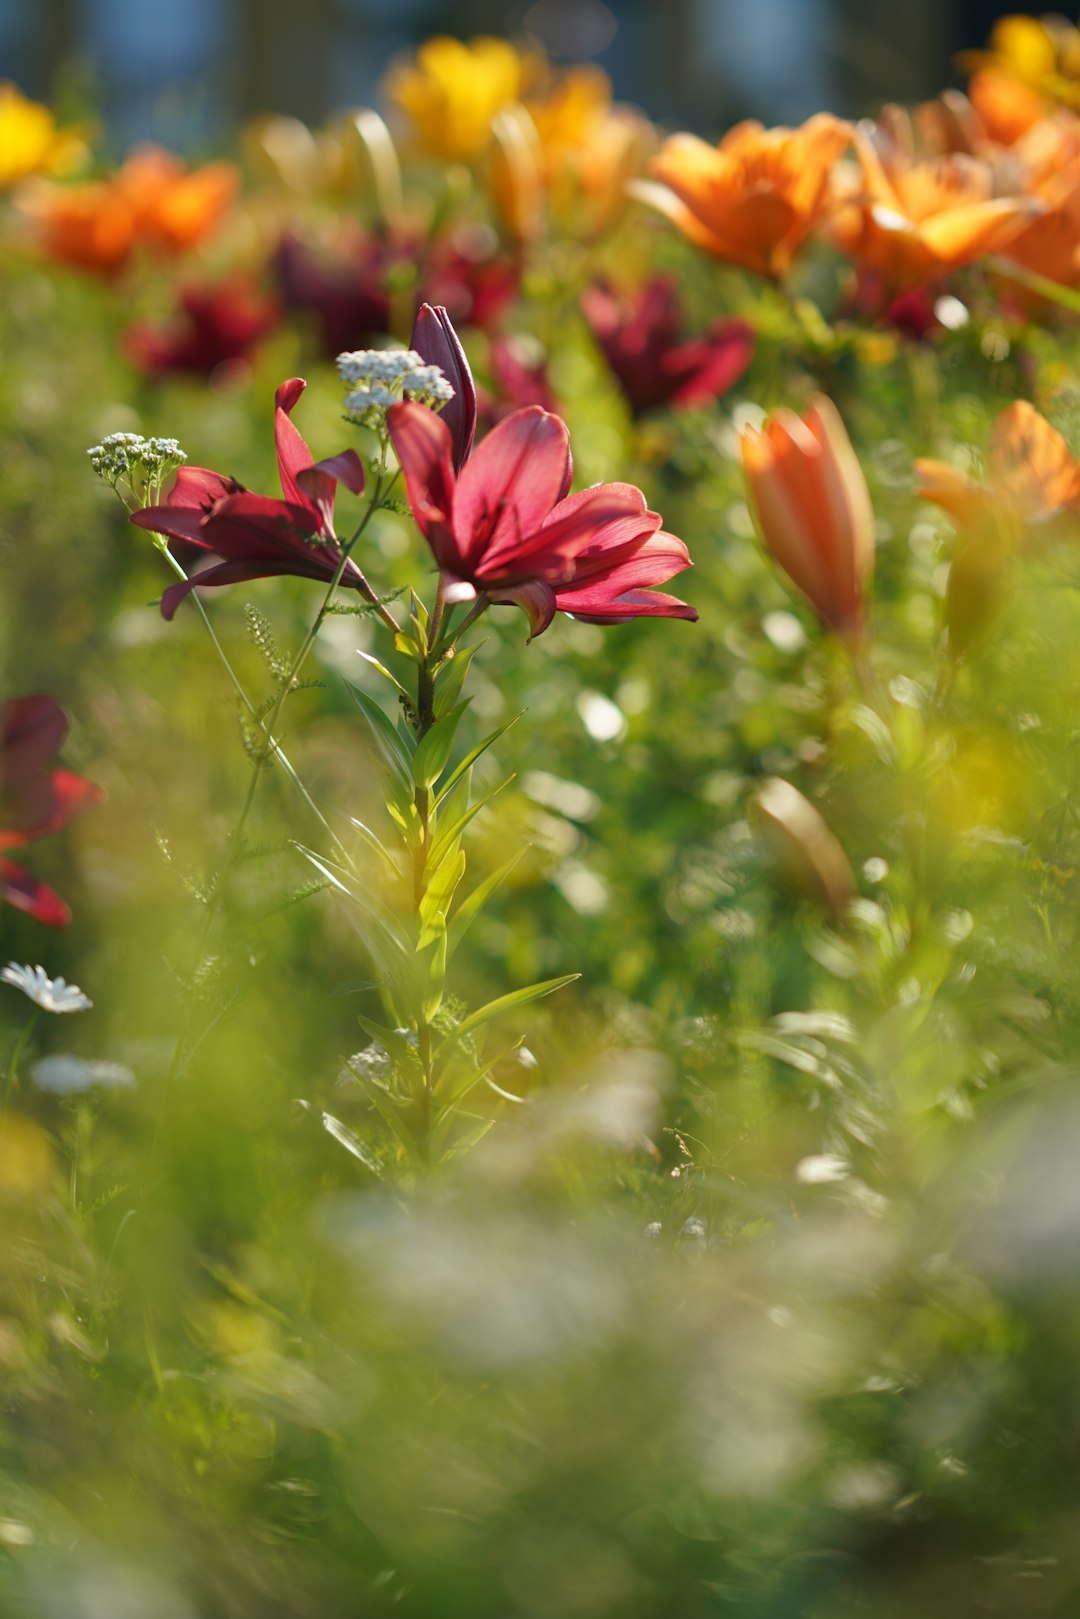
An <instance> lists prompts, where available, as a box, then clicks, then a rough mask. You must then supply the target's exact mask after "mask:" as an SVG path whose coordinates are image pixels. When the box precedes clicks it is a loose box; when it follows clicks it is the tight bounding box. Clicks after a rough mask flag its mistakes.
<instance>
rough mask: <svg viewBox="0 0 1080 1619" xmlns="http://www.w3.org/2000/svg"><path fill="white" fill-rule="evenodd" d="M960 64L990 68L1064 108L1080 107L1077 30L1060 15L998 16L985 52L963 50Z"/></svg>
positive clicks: (1079, 39) (976, 67)
mask: <svg viewBox="0 0 1080 1619" xmlns="http://www.w3.org/2000/svg"><path fill="white" fill-rule="evenodd" d="M960 62H961V65H962V66H963V67H965V68H969V69H972V70H976V71H977V70H979V69H982V68H987V67H992V68H996V69H998V70H999V71H1000V72H1002V73H1006V74H1010V75H1011V76H1012V77H1013V78H1015V79H1018V80H1019V81H1020V82H1021V83H1022V84H1025V85H1027V86H1028V87H1029V88H1030V89H1032V90H1035V91H1038V92H1039V93H1040V94H1042V95H1045V96H1051V97H1052V98H1053V99H1054V100H1055V101H1061V102H1063V103H1064V104H1065V105H1066V106H1068V107H1080V30H1077V29H1076V28H1074V27H1073V26H1072V24H1071V23H1068V22H1066V21H1065V19H1064V17H1054V16H1047V17H1020V16H1012V17H1002V18H1001V20H1000V21H999V22H997V23H995V24H994V29H993V32H992V33H991V35H990V49H989V50H988V51H967V52H966V53H965V54H964V55H963V56H962V57H961V58H960Z"/></svg>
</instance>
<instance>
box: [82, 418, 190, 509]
mask: <svg viewBox="0 0 1080 1619" xmlns="http://www.w3.org/2000/svg"><path fill="white" fill-rule="evenodd" d="M86 453H87V455H88V456H89V457H90V465H91V467H92V468H93V469H94V471H95V472H96V473H97V475H98V477H99V478H101V479H102V480H103V481H104V482H105V483H107V484H109V485H110V486H111V487H112V488H113V489H115V488H116V487H117V485H118V484H120V483H127V484H128V485H129V487H130V488H131V489H132V490H133V491H134V492H135V493H136V494H138V495H140V496H142V495H143V494H144V492H145V490H146V489H148V488H158V487H160V485H161V481H162V479H163V478H164V476H165V474H166V473H168V472H172V471H174V470H175V468H176V467H178V466H180V465H181V463H182V462H184V461H186V460H187V456H186V455H185V453H184V451H183V450H182V449H181V448H180V445H179V443H178V442H177V440H176V439H174V438H143V436H142V434H141V433H107V434H106V435H105V437H104V438H103V439H102V441H101V443H100V444H93V445H91V447H90V449H88V450H87V452H86Z"/></svg>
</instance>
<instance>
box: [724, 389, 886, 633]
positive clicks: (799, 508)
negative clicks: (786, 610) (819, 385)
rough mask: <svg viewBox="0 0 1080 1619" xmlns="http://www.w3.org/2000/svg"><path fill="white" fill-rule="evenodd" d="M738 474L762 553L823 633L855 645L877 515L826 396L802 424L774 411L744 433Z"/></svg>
mask: <svg viewBox="0 0 1080 1619" xmlns="http://www.w3.org/2000/svg"><path fill="white" fill-rule="evenodd" d="M742 460H743V470H744V472H745V474H746V485H747V493H748V496H749V500H750V507H751V510H752V511H753V514H754V519H755V522H756V523H757V526H758V530H759V532H760V534H761V538H762V541H763V543H764V545H765V549H766V550H767V551H768V552H769V553H770V555H771V556H772V557H773V558H774V560H775V561H776V562H778V563H779V564H780V566H781V568H783V570H784V572H785V573H786V574H787V576H788V578H789V579H790V580H791V582H792V584H794V585H795V586H796V587H797V588H798V589H799V590H801V591H802V593H803V595H804V596H805V597H806V599H807V601H808V602H809V603H810V605H811V607H813V609H814V611H815V612H816V613H817V615H818V617H819V618H820V620H821V622H822V623H823V624H824V625H825V627H826V628H827V629H830V630H833V631H835V633H836V634H837V635H840V636H843V637H844V639H845V640H847V641H857V640H858V639H859V638H860V636H861V634H862V629H863V599H864V594H865V590H866V587H867V586H868V584H869V582H870V576H871V574H872V572H873V568H874V512H873V508H872V506H871V504H870V492H869V490H868V489H867V487H866V479H865V478H864V477H863V474H862V469H861V467H860V466H859V463H858V461H857V459H856V457H855V452H854V450H853V449H852V447H851V440H850V439H849V438H848V436H847V432H846V431H845V428H844V424H843V422H842V421H841V419H840V413H839V412H838V410H837V409H836V406H835V405H834V404H833V403H832V401H831V400H830V399H826V398H825V397H824V395H819V397H818V398H817V399H816V400H815V401H814V402H813V404H812V405H811V406H810V408H809V410H808V411H807V412H806V413H805V415H804V416H803V417H801V418H800V417H798V416H796V415H795V414H794V412H793V411H790V410H778V411H776V412H775V413H774V414H773V415H772V416H771V417H769V419H768V420H767V421H766V423H765V426H764V428H763V429H762V430H761V431H760V432H758V431H756V430H755V429H754V428H746V429H745V430H744V432H743V434H742Z"/></svg>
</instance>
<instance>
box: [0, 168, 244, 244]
mask: <svg viewBox="0 0 1080 1619" xmlns="http://www.w3.org/2000/svg"><path fill="white" fill-rule="evenodd" d="M238 183H239V175H238V173H237V170H236V169H235V168H234V167H233V165H232V164H231V163H207V164H205V165H204V166H203V167H202V168H199V169H192V170H190V171H187V170H185V168H184V166H183V164H182V163H181V162H180V160H179V159H178V158H176V157H174V156H173V155H172V153H170V152H165V151H162V150H161V148H160V147H156V146H144V147H140V148H139V149H138V150H137V151H135V152H133V153H132V154H131V155H130V157H128V159H127V160H126V162H125V163H124V164H123V166H122V167H121V168H120V169H118V170H117V172H116V173H115V174H114V175H113V176H112V178H111V179H109V180H95V181H90V182H88V183H86V184H83V185H74V186H55V185H47V184H45V183H44V182H42V184H41V185H40V186H39V187H38V189H37V191H36V192H34V193H32V194H31V195H29V196H28V197H27V198H26V199H25V201H24V204H23V205H24V207H25V209H26V211H27V213H29V214H30V216H31V217H32V218H33V219H34V220H35V222H36V224H37V227H38V230H39V232H40V235H41V239H42V242H43V244H44V246H45V248H46V250H47V252H49V253H50V254H51V255H52V257H53V258H55V259H59V260H60V261H61V262H62V263H64V264H74V265H77V266H78V267H79V268H80V269H84V270H96V271H98V272H99V273H101V274H103V275H113V274H116V273H117V272H118V271H119V270H122V269H123V268H124V266H125V265H126V264H127V263H128V261H129V259H130V258H131V256H132V254H133V252H134V251H135V249H136V248H137V247H147V248H149V249H150V250H151V251H153V252H156V253H158V254H161V255H162V256H166V257H171V256H173V255H175V254H179V253H183V252H185V251H186V250H188V249H189V248H192V247H195V246H197V245H198V244H199V243H200V242H201V241H203V240H205V238H206V237H207V236H209V235H210V234H211V233H212V232H213V231H214V230H216V229H217V227H218V225H219V224H220V223H221V220H222V218H223V217H224V215H225V213H226V211H227V209H228V207H229V205H230V204H231V202H232V200H233V197H234V195H235V193H236V189H237V185H238Z"/></svg>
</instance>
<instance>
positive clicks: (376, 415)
mask: <svg viewBox="0 0 1080 1619" xmlns="http://www.w3.org/2000/svg"><path fill="white" fill-rule="evenodd" d="M337 368H338V371H339V372H340V373H341V380H342V382H344V383H345V384H346V385H347V387H348V388H349V390H350V392H349V393H348V394H347V395H346V396H345V409H346V411H347V413H348V415H349V416H350V417H351V418H352V419H353V420H354V421H357V422H359V423H360V424H361V426H364V427H373V428H376V429H378V428H380V427H381V426H382V422H383V414H384V412H385V411H387V410H389V409H390V406H391V405H397V404H400V402H401V400H402V399H405V398H409V399H413V400H415V401H416V403H417V404H420V405H429V406H430V407H431V408H432V409H433V410H440V409H441V408H442V406H443V405H445V404H446V403H447V402H448V401H449V400H451V399H453V397H454V389H453V387H452V385H451V384H450V382H449V381H448V380H447V378H446V377H445V376H444V375H443V372H442V371H441V370H440V369H439V367H438V366H437V365H426V364H425V363H424V358H423V356H422V355H420V354H417V353H416V351H415V349H357V350H355V352H353V353H352V354H339V355H338V357H337Z"/></svg>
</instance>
